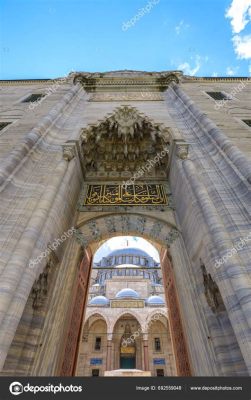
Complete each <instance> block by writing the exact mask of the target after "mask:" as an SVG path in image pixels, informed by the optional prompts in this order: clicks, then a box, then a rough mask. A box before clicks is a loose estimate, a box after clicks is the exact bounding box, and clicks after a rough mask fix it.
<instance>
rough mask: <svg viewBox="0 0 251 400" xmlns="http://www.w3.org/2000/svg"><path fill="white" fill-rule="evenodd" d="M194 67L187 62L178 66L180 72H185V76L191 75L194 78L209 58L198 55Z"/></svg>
mask: <svg viewBox="0 0 251 400" xmlns="http://www.w3.org/2000/svg"><path fill="white" fill-rule="evenodd" d="M194 59H195V60H194V64H195V65H194V66H192V65H191V64H189V63H188V62H187V61H186V62H184V63H182V64H180V65H179V66H178V70H181V71H183V72H184V74H185V75H190V76H194V75H196V74H197V72H198V71H199V70H200V68H201V67H202V64H203V62H204V61H205V62H206V61H208V57H201V56H199V55H196V56H195V57H194Z"/></svg>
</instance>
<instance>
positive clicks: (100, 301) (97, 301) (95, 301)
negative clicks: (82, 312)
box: [89, 296, 109, 306]
mask: <svg viewBox="0 0 251 400" xmlns="http://www.w3.org/2000/svg"><path fill="white" fill-rule="evenodd" d="M89 304H90V305H91V306H107V305H108V304H109V300H108V298H107V297H105V296H96V297H93V298H92V299H91V301H90V302H89Z"/></svg>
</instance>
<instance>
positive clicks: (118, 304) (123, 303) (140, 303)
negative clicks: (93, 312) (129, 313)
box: [111, 300, 145, 308]
mask: <svg viewBox="0 0 251 400" xmlns="http://www.w3.org/2000/svg"><path fill="white" fill-rule="evenodd" d="M144 305H145V302H144V300H112V301H111V307H112V308H143V307H144Z"/></svg>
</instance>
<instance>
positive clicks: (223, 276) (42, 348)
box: [0, 71, 251, 376]
mask: <svg viewBox="0 0 251 400" xmlns="http://www.w3.org/2000/svg"><path fill="white" fill-rule="evenodd" d="M57 83H58V84H57V87H56V88H54V89H55V90H54V91H51V94H50V95H47V96H45V97H44V99H43V100H42V101H41V102H39V101H38V102H37V103H33V105H32V106H31V107H29V106H30V104H31V103H27V102H23V100H25V99H26V98H27V97H28V96H30V95H31V94H46V93H48V88H49V87H50V85H52V84H55V82H51V81H50V80H41V81H37V80H27V81H1V82H0V89H1V90H0V95H1V102H2V104H3V107H2V109H1V114H0V122H10V124H9V125H7V126H6V127H5V128H3V129H2V130H0V161H1V165H0V182H1V189H0V190H1V203H0V212H1V239H0V246H1V250H0V251H1V257H0V370H2V374H10V375H11V374H13V375H14V374H20V375H22V374H23V375H25V374H32V375H56V374H57V371H58V363H59V357H60V352H61V348H62V343H63V341H64V335H65V331H64V330H65V324H66V321H67V312H65V310H69V304H70V302H71V290H72V287H73V282H74V279H75V277H76V268H77V265H78V262H79V257H80V255H81V246H82V247H85V248H86V247H87V246H89V247H90V248H91V249H92V251H93V252H94V251H95V249H96V248H97V247H98V246H99V244H100V243H101V242H102V241H103V240H104V239H107V238H109V237H112V236H114V235H118V234H126V235H128V234H129V235H130V234H132V235H138V236H142V237H145V238H146V239H149V240H150V241H151V242H152V243H153V244H155V245H156V247H157V248H158V249H159V250H161V249H163V248H166V247H168V248H169V252H170V254H171V257H172V264H173V273H174V277H175V282H176V288H177V294H178V299H179V304H180V311H181V316H182V322H183V327H184V333H185V338H186V342H187V346H188V352H189V359H190V364H191V370H192V373H193V374H194V375H203V376H205V375H206V376H212V375H220V376H224V375H225V376H226V375H250V372H251V282H250V252H251V222H250V210H251V194H250V183H251V163H250V158H251V156H250V155H251V140H250V139H251V128H250V126H248V124H247V123H245V122H244V121H246V120H250V119H251V116H250V99H251V94H250V93H251V90H250V79H249V78H240V79H237V78H192V77H188V76H183V75H182V73H181V72H178V71H174V72H171V73H169V72H164V73H146V72H134V71H118V72H113V73H104V74H81V73H80V74H71V75H69V77H68V78H67V79H64V80H61V81H60V80H58V81H57ZM238 85H239V89H238ZM240 85H241V86H240ZM208 92H222V93H225V95H228V98H229V100H225V101H224V102H221V103H219V101H215V100H213V98H212V97H210V95H208ZM118 107H119V108H120V109H121V110H122V112H123V110H125V107H132V108H133V110H134V111H135V115H136V117H135V118H136V122H137V123H138V121H142V120H143V124H145V125H144V126H145V128H144V129H145V130H144V132H145V135H146V137H143V139H142V144H144V143H148V144H149V146H150V147H151V145H152V144H151V141H150V140H149V137H150V136H151V132H154V133H155V134H156V136H155V137H152V141H153V142H152V143H155V144H154V145H153V147H154V146H157V147H155V148H156V149H157V148H158V146H159V145H163V144H167V145H168V146H169V153H168V160H167V162H166V163H165V164H163V165H162V166H161V167H160V168H159V167H158V168H157V167H154V169H152V170H151V171H150V172H149V174H144V175H143V176H141V178H140V179H139V182H141V183H144V184H149V183H151V184H156V183H158V184H160V185H162V186H163V188H164V189H163V190H165V193H166V196H167V197H168V198H169V200H170V202H169V204H167V205H158V206H155V205H143V204H141V205H139V206H138V205H137V206H135V205H132V206H122V205H121V206H120V205H119V204H116V205H112V206H110V207H108V206H102V205H99V206H94V207H93V208H85V207H84V208H81V207H79V200H80V199H81V193H82V194H83V191H84V190H85V185H87V184H101V183H102V184H104V183H106V184H113V183H116V184H121V183H122V182H123V181H125V180H126V179H128V178H130V177H131V175H132V171H131V172H130V170H129V173H128V169H126V168H127V167H128V165H127V164H126V163H125V164H123V163H122V164H123V165H122V167H121V169H119V168H118V169H116V170H114V171H111V172H107V171H106V170H95V171H92V170H91V169H90V170H87V169H86V168H89V167H88V165H87V164H86V157H87V156H86V155H85V157H84V154H85V153H84V150H85V149H86V147H85V146H87V145H88V146H89V144H90V145H91V144H92V142H91V140H93V137H94V138H95V135H100V136H101V139H102V138H103V136H102V135H103V132H101V131H102V129H103V128H102V127H103V126H106V125H104V124H108V121H109V118H110V117H111V116H112V117H111V118H113V115H114V113H115V112H116V110H117V109H118ZM109 123H110V122H109ZM119 123H123V122H121V121H120V122H119V121H118V124H119ZM102 124H103V125H102ZM107 126H108V125H107ZM109 126H111V125H109ZM138 126H139V125H138ZM101 128H102V129H101ZM137 129H138V128H137ZM83 132H84V133H86V132H87V133H86V135H87V136H86V140H87V142H85V141H84V140H85V138H83ZM88 135H90V136H88ZM93 135H94V136H93ZM147 135H148V136H147ZM149 135H150V136H149ZM156 138H157V139H156ZM102 140H103V139H102ZM135 140H138V138H137V134H136V136H135ZM156 140H157V141H156ZM158 141H159V142H158ZM85 143H87V145H86V144H85ZM156 143H157V144H156ZM83 149H84V150H83ZM90 149H91V147H90ZM88 151H89V150H88ZM94 153H95V147H94V148H93V150H92V152H91V153H88V154H92V155H93V154H94ZM99 154H100V153H99ZM149 154H151V153H150V150H149ZM101 156H102V155H101ZM101 156H100V157H101ZM135 157H136V159H137V155H135ZM117 161H118V163H117V165H118V164H119V160H117ZM115 164H116V163H115ZM99 165H101V164H99ZM125 166H126V168H124V167H125ZM115 167H116V165H115ZM102 168H103V167H102ZM123 168H124V169H123ZM121 171H122V172H121ZM84 193H85V192H84ZM72 227H73V228H76V232H75V234H74V235H70V237H69V238H67V239H66V240H62V242H60V245H58V246H55V250H53V263H52V264H53V266H54V267H53V274H51V275H50V274H49V275H48V274H47V275H48V276H49V277H50V276H51V278H49V279H51V284H50V285H49V286H48V288H47V289H46V290H45V292H46V293H45V297H46V301H45V303H44V304H45V305H44V308H43V309H42V310H41V309H40V310H37V311H34V308H33V307H32V301H33V300H32V293H33V294H34V285H39V288H40V289H39V290H41V287H42V288H43V282H41V280H42V278H43V277H42V278H41V273H43V271H45V268H46V266H48V263H51V257H52V255H48V254H49V252H47V256H46V257H41V260H40V261H39V262H36V263H33V267H32V268H31V267H30V262H31V261H32V260H33V261H34V260H35V259H37V257H39V256H40V255H41V253H43V252H45V250H46V249H47V248H48V246H49V245H50V244H52V243H53V242H54V241H55V240H56V239H58V238H60V237H61V236H62V235H63V234H64V233H65V232H67V231H68V230H69V229H70V228H72ZM240 240H242V246H240V245H239V242H240ZM238 246H239V247H238ZM234 248H235V249H237V250H235V251H234V250H233V249H234ZM229 252H231V254H230V253H229ZM223 257H224V258H223ZM220 262H221V264H220ZM203 266H204V267H205V270H203V268H202V267H203ZM203 271H204V275H203ZM205 271H206V272H205ZM39 279H40V281H39ZM38 282H39V284H38ZM36 287H37V286H36ZM36 290H37V289H36ZM42 290H43V289H42ZM219 299H220V300H219ZM221 299H222V302H223V303H222V304H223V307H219V304H220V303H221Z"/></svg>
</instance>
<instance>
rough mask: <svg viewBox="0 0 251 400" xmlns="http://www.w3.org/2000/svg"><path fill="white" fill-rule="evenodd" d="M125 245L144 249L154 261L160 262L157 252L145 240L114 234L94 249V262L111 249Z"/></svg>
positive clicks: (123, 247) (125, 246)
mask: <svg viewBox="0 0 251 400" xmlns="http://www.w3.org/2000/svg"><path fill="white" fill-rule="evenodd" d="M127 247H135V248H137V249H141V250H144V251H145V252H146V253H147V254H149V255H150V256H151V257H153V258H154V259H155V261H157V262H160V259H159V253H158V251H157V250H156V248H155V247H154V246H153V245H151V243H149V242H148V241H147V240H145V239H143V238H141V237H136V236H116V237H114V238H111V239H109V240H107V241H106V242H105V243H104V244H102V246H101V247H99V249H98V250H97V251H96V253H95V255H94V262H98V261H99V260H100V259H101V258H102V257H106V256H107V255H108V254H109V253H111V251H113V250H117V249H125V248H127Z"/></svg>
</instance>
